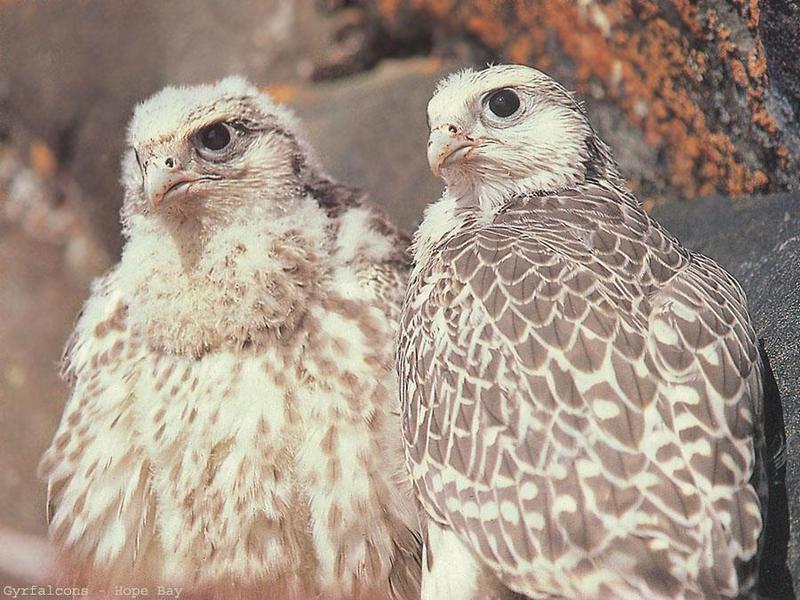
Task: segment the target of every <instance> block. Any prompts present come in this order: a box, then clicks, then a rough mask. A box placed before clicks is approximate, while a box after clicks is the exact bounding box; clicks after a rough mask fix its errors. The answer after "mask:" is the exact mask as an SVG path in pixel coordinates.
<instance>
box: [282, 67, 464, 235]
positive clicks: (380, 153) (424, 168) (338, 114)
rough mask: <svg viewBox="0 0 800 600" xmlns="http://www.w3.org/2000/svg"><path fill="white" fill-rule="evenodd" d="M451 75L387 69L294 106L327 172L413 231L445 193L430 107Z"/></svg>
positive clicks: (320, 90) (314, 90)
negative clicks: (432, 150) (431, 161)
mask: <svg viewBox="0 0 800 600" xmlns="http://www.w3.org/2000/svg"><path fill="white" fill-rule="evenodd" d="M454 68H455V67H453V65H449V66H443V65H442V64H441V63H440V62H439V61H435V60H431V59H411V60H404V61H386V62H384V63H382V64H381V65H380V66H379V67H378V68H376V69H374V70H372V71H370V72H369V73H364V74H361V75H358V76H355V77H351V78H348V79H341V80H338V81H336V82H333V83H326V84H318V85H316V86H313V87H309V88H308V89H306V90H303V91H301V92H300V94H299V95H298V98H297V100H296V101H295V102H293V103H292V104H291V106H292V107H293V108H294V109H295V111H296V112H297V114H298V116H300V117H301V118H302V119H303V123H304V125H305V130H306V133H307V137H308V138H309V141H310V142H311V144H312V146H313V147H314V148H315V149H316V151H317V155H318V157H319V159H320V161H321V162H322V164H323V166H324V167H325V168H326V169H327V170H328V172H329V173H330V174H331V175H333V176H334V177H335V178H336V179H338V180H339V181H341V182H343V183H346V184H348V185H353V186H356V187H360V188H361V189H363V190H364V191H366V192H368V193H369V195H370V197H371V199H372V200H373V201H374V202H376V203H378V204H380V205H382V206H383V207H385V208H386V210H387V212H388V213H389V215H390V216H391V217H392V218H393V219H395V221H396V222H397V224H398V225H400V226H401V227H404V228H406V229H409V230H411V229H413V228H414V227H415V226H416V225H417V224H418V223H419V220H420V218H421V216H422V209H423V208H424V207H425V206H426V205H427V204H428V203H430V202H432V201H433V200H435V199H437V198H438V197H439V196H440V195H441V192H442V185H441V182H440V180H438V179H436V178H435V177H434V176H433V175H432V174H431V172H430V169H429V167H428V162H427V158H426V154H425V148H426V146H427V140H428V125H427V116H426V107H427V104H428V100H429V99H430V96H431V94H432V93H433V89H434V87H435V86H436V83H437V81H438V80H439V79H440V78H441V77H442V76H443V75H444V74H445V73H447V72H450V71H451V70H453V69H454Z"/></svg>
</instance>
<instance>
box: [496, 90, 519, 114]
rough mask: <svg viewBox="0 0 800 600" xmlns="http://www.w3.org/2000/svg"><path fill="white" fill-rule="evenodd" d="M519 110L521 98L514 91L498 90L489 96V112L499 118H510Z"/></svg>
mask: <svg viewBox="0 0 800 600" xmlns="http://www.w3.org/2000/svg"><path fill="white" fill-rule="evenodd" d="M518 108H519V96H517V94H516V92H515V91H514V90H509V89H504V90H498V91H496V92H495V93H494V94H492V95H491V96H489V110H490V111H492V112H493V113H494V114H496V115H497V116H498V117H510V116H511V115H513V114H514V113H515V112H517V109H518Z"/></svg>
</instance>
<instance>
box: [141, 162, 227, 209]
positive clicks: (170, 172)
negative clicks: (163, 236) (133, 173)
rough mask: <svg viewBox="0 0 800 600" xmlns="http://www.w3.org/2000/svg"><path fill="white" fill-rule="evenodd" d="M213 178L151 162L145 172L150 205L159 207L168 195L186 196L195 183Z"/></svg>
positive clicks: (145, 188) (146, 194) (170, 196)
mask: <svg viewBox="0 0 800 600" xmlns="http://www.w3.org/2000/svg"><path fill="white" fill-rule="evenodd" d="M210 179H212V178H210V177H202V176H198V175H196V174H194V173H191V172H188V171H182V170H180V169H169V168H165V167H160V166H157V165H155V164H151V165H150V166H149V167H148V168H147V169H146V170H145V174H144V193H145V196H147V199H148V200H149V201H150V206H152V207H153V208H154V209H157V208H158V207H159V206H160V205H161V204H162V203H163V202H164V200H166V199H167V198H168V197H169V199H172V198H174V197H179V196H186V195H187V194H188V192H189V188H190V187H191V185H192V184H193V183H197V182H199V181H208V180H210Z"/></svg>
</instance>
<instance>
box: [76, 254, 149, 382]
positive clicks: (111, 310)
mask: <svg viewBox="0 0 800 600" xmlns="http://www.w3.org/2000/svg"><path fill="white" fill-rule="evenodd" d="M117 275H118V267H117V268H115V269H112V270H111V271H110V272H108V273H106V274H105V275H103V276H101V277H99V278H98V279H96V280H95V281H94V283H93V284H92V291H91V294H90V295H89V298H88V299H87V300H86V302H85V303H84V306H83V309H82V310H81V312H80V313H79V315H78V317H77V318H76V320H75V326H74V327H73V330H72V333H71V334H70V336H69V338H68V340H67V343H66V344H65V347H64V351H63V353H62V356H61V375H62V377H63V378H64V379H65V380H66V381H67V383H69V384H71V385H74V384H75V381H76V379H77V378H78V376H79V375H80V374H81V373H82V372H84V371H85V369H87V368H91V369H97V368H100V367H102V366H104V365H105V364H108V363H110V362H112V361H115V360H118V359H119V358H120V357H121V355H122V354H123V350H130V346H131V344H132V343H133V342H134V339H133V338H134V337H135V333H134V330H133V327H132V326H131V322H130V319H129V299H128V298H127V296H126V294H125V293H124V292H123V290H122V289H121V286H119V285H118V282H117Z"/></svg>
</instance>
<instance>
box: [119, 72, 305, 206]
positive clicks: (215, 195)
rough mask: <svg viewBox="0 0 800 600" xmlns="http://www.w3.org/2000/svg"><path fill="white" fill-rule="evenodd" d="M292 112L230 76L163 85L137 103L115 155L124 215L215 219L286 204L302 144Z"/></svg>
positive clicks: (299, 171) (301, 168) (295, 185)
mask: <svg viewBox="0 0 800 600" xmlns="http://www.w3.org/2000/svg"><path fill="white" fill-rule="evenodd" d="M294 130H295V122H294V118H293V117H292V116H291V115H290V114H289V113H288V111H286V110H284V109H282V108H281V107H279V106H277V105H276V104H275V103H274V102H273V101H272V100H271V99H270V97H269V96H268V95H266V94H264V93H261V92H259V90H258V89H257V88H256V87H255V86H253V85H251V84H250V83H248V82H247V81H245V80H244V79H241V78H238V77H229V78H227V79H223V80H221V81H219V82H218V83H215V84H212V85H198V86H192V87H167V88H165V89H163V90H162V91H160V92H158V93H157V94H155V95H154V96H152V97H151V98H149V99H148V100H146V101H145V102H143V103H141V104H139V105H138V106H137V107H136V110H135V112H134V115H133V119H132V120H131V123H130V126H129V129H128V143H129V149H128V152H127V153H126V154H125V157H124V159H123V185H124V187H125V192H126V194H125V196H126V199H125V212H126V213H127V214H132V213H133V214H154V215H156V216H157V217H162V218H169V217H174V216H178V217H180V218H181V219H186V218H191V217H198V218H200V219H203V220H206V221H219V220H220V219H224V218H225V217H226V216H230V215H232V214H233V213H236V212H237V211H239V213H240V214H241V211H242V210H251V209H252V208H253V207H254V206H258V207H261V208H262V209H264V210H265V211H267V214H269V212H276V211H280V212H283V211H285V210H286V203H287V202H288V201H289V200H290V199H291V198H296V197H297V196H299V195H300V194H298V193H297V191H298V189H302V188H303V183H304V182H303V179H304V176H305V175H306V158H305V157H306V156H307V155H308V150H307V148H306V147H305V146H304V144H303V143H302V142H301V141H299V139H298V137H297V135H296V134H295V133H294Z"/></svg>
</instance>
